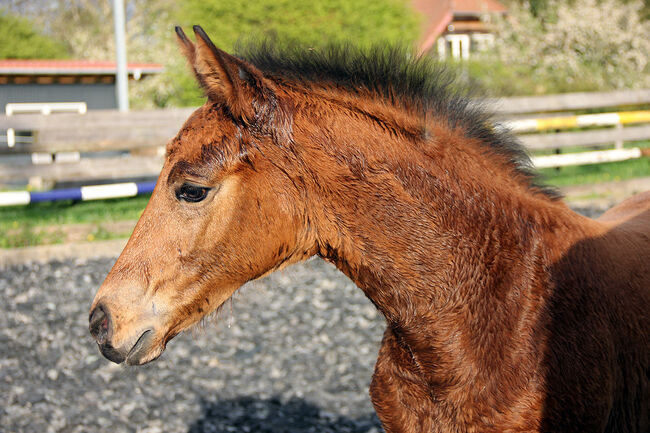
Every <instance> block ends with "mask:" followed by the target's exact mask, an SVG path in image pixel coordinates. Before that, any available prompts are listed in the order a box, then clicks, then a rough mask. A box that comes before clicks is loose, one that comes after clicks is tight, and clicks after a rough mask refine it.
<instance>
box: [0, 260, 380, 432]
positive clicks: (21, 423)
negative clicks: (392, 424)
mask: <svg viewBox="0 0 650 433" xmlns="http://www.w3.org/2000/svg"><path fill="white" fill-rule="evenodd" d="M112 262H113V260H98V261H97V260H96V261H88V262H75V261H65V262H51V263H49V264H47V265H31V266H18V267H13V268H10V269H8V270H5V271H3V272H2V276H1V277H0V293H2V294H3V303H2V306H1V309H2V310H1V313H0V402H2V403H0V405H2V408H1V409H0V431H4V432H90V431H92V432H111V433H115V432H130V431H142V432H187V431H190V432H247V431H251V432H330V431H332V432H333V431H337V432H372V431H379V425H380V424H379V422H378V421H377V419H376V417H375V415H374V413H373V410H372V406H371V404H370V400H369V397H368V385H369V382H370V377H371V374H372V368H373V366H374V361H375V359H376V356H377V350H378V344H379V341H380V338H381V334H382V330H383V319H382V318H381V317H380V316H379V315H378V314H377V312H376V311H375V309H374V307H373V306H372V304H371V303H370V302H369V301H368V300H367V299H366V298H365V297H364V295H363V293H362V292H361V291H360V290H359V289H357V288H356V287H355V286H354V284H353V283H352V282H351V281H349V280H348V279H347V278H346V277H345V276H343V275H342V274H341V273H339V272H338V271H337V270H336V269H335V268H334V267H333V266H331V265H329V264H327V263H325V262H323V261H321V260H311V261H309V262H307V263H304V264H301V265H296V266H294V267H293V268H290V269H288V270H286V271H283V272H281V273H279V274H276V275H272V276H271V277H269V278H266V279H264V280H262V281H260V282H255V283H252V284H249V285H247V286H245V287H243V288H242V289H241V290H240V291H239V292H238V293H237V294H236V295H235V298H234V301H233V314H232V318H231V317H230V307H229V306H228V305H226V307H225V308H223V309H222V312H221V313H220V317H218V318H217V320H216V323H214V322H215V321H210V323H206V324H205V325H204V326H203V327H202V328H201V329H197V330H194V331H190V332H187V333H185V334H182V335H180V336H178V337H176V338H175V339H174V340H172V341H171V342H170V343H169V345H168V347H167V350H166V351H165V353H164V354H163V356H162V357H161V358H160V359H159V360H157V361H156V362H154V363H152V364H149V365H146V366H143V367H123V366H118V365H116V364H113V363H111V362H110V361H107V360H105V359H104V358H102V357H101V355H100V354H99V352H98V350H97V347H96V345H95V344H94V343H93V341H92V340H91V338H90V336H89V335H88V331H87V329H88V319H87V318H88V307H89V305H90V302H91V301H92V298H93V296H94V293H95V291H96V289H97V288H98V287H99V285H100V284H101V282H102V280H103V279H104V277H105V276H106V274H107V273H108V270H109V269H110V267H111V265H112ZM229 324H230V327H229V326H228V325H229Z"/></svg>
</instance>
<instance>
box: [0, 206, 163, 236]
mask: <svg viewBox="0 0 650 433" xmlns="http://www.w3.org/2000/svg"><path fill="white" fill-rule="evenodd" d="M149 198H150V195H142V196H138V197H131V198H122V199H111V200H98V201H88V202H73V201H60V202H52V203H33V204H30V205H27V206H11V207H0V248H17V247H26V246H33V245H43V244H56V243H61V242H63V241H64V240H65V234H64V233H63V230H45V228H46V227H52V226H64V225H66V224H88V223H89V224H97V225H98V227H97V229H95V230H94V231H93V232H92V233H90V234H89V235H88V237H87V240H88V241H93V240H107V239H117V238H123V237H128V236H129V233H122V232H119V233H117V232H115V233H114V232H111V231H109V230H107V229H106V228H104V227H103V226H102V223H104V224H105V223H108V222H115V221H132V220H137V219H138V218H140V215H141V214H142V211H143V210H144V208H145V207H146V205H147V203H148V201H149Z"/></svg>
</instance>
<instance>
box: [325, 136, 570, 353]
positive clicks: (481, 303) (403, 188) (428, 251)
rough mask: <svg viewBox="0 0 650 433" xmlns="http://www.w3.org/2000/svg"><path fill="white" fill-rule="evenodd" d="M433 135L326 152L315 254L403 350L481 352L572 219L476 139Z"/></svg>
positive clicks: (525, 305)
mask: <svg viewBox="0 0 650 433" xmlns="http://www.w3.org/2000/svg"><path fill="white" fill-rule="evenodd" d="M371 135H372V134H371ZM433 135H434V137H436V138H435V142H431V143H421V144H419V145H417V144H416V145H411V146H410V147H408V148H404V143H403V142H402V143H400V142H399V139H397V138H391V137H372V136H371V137H367V138H366V139H367V142H371V143H377V142H382V141H381V140H383V142H384V143H385V146H384V147H382V148H381V149H379V150H375V152H374V153H371V152H369V151H368V148H367V147H366V145H365V144H364V143H359V144H357V143H354V145H353V146H348V147H346V148H339V149H337V151H338V152H339V153H338V154H337V159H338V160H339V161H340V162H341V165H340V166H338V167H337V168H336V169H335V170H333V173H332V174H330V175H329V176H330V178H326V177H324V176H325V175H321V179H320V182H321V186H320V189H321V191H320V192H319V194H318V195H319V197H320V198H321V200H324V202H323V203H320V204H319V206H318V207H319V208H320V209H324V210H323V214H322V215H320V218H318V217H316V219H317V220H318V219H320V220H319V221H317V226H318V229H319V236H318V251H319V255H321V256H322V257H324V258H326V259H327V260H329V261H331V262H333V263H334V264H335V265H336V266H337V267H338V268H339V269H340V270H341V271H343V272H344V273H345V274H346V275H348V276H349V277H350V278H351V279H352V280H353V281H354V282H355V283H356V284H357V285H358V286H359V287H360V288H361V289H362V290H363V291H364V292H365V294H366V295H367V296H368V297H369V298H370V300H371V301H372V302H373V303H374V304H375V305H376V306H377V308H378V309H379V310H380V311H381V312H382V313H383V314H384V315H385V317H386V319H387V321H388V324H389V327H391V328H392V329H393V330H394V331H395V332H396V333H398V334H399V335H400V338H401V339H402V341H403V342H405V344H406V345H407V346H408V347H409V350H411V351H412V352H414V353H416V354H417V352H418V351H421V352H423V353H425V352H426V353H431V352H438V353H445V354H450V353H459V352H462V351H465V352H467V351H468V350H472V351H473V350H476V351H480V350H481V349H482V348H481V347H480V346H481V345H486V344H487V345H489V344H492V343H493V337H494V335H500V336H504V335H505V336H507V335H510V334H512V333H515V332H516V329H517V321H518V320H519V319H520V318H521V317H522V315H525V314H527V312H526V311H525V310H526V309H529V310H530V311H534V308H533V304H534V303H539V302H543V298H544V296H545V295H544V292H543V291H544V288H545V287H546V286H547V282H546V281H544V279H545V278H547V277H546V273H545V272H543V269H544V267H545V266H547V265H548V264H549V263H550V262H552V261H553V260H554V259H555V257H552V256H551V253H550V251H555V252H558V251H561V250H562V249H564V248H568V245H569V244H570V243H571V238H572V237H573V236H575V233H578V232H580V230H581V229H580V224H581V222H580V221H579V217H577V216H576V217H574V216H573V215H575V214H573V213H572V212H571V211H570V210H569V209H567V208H566V206H565V205H564V204H562V203H559V202H555V201H553V200H551V199H550V198H548V197H546V196H545V195H543V194H542V193H536V192H534V191H532V190H530V188H529V187H528V185H526V184H525V182H524V181H522V180H519V179H517V177H516V172H514V169H513V170H510V171H509V170H508V169H506V168H504V163H503V162H502V161H500V160H499V159H498V158H496V157H495V158H493V159H490V157H489V156H486V155H485V153H486V152H485V151H482V150H481V149H480V148H477V147H476V143H471V142H469V141H468V140H467V139H463V138H462V137H459V136H456V135H454V134H453V133H452V132H448V131H444V130H442V129H441V130H437V131H434V134H433ZM400 146H401V149H402V151H401V152H400V151H395V149H400ZM351 148H352V149H353V150H350V149H351ZM378 155H379V156H378ZM323 184H325V185H327V186H326V187H323ZM576 218H577V219H576ZM569 233H574V234H572V235H569ZM549 244H553V245H552V247H550V246H549ZM562 245H564V246H562ZM522 298H526V299H527V301H526V302H521V300H522ZM491 336H492V337H491ZM461 346H462V347H461ZM504 350H506V349H505V348H504ZM482 353H488V352H487V351H483V352H482ZM491 353H495V350H492V351H491ZM450 362H451V361H450ZM447 364H449V363H447Z"/></svg>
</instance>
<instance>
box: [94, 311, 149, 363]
mask: <svg viewBox="0 0 650 433" xmlns="http://www.w3.org/2000/svg"><path fill="white" fill-rule="evenodd" d="M88 321H89V326H88V327H89V330H90V335H92V336H93V338H94V339H95V341H96V342H97V346H98V347H99V350H100V351H101V352H102V355H104V356H105V357H106V358H107V359H109V360H110V361H113V362H115V363H117V364H121V363H122V362H124V361H126V363H127V364H131V365H137V364H140V360H141V359H142V358H143V357H144V356H145V355H146V353H147V352H148V350H149V349H150V347H149V346H150V345H151V343H152V339H153V334H154V333H153V331H152V329H147V330H145V331H144V332H142V333H141V334H140V336H139V337H138V339H137V340H136V341H135V343H134V344H133V345H131V346H129V347H121V348H117V347H113V345H112V344H111V338H112V336H113V322H112V320H111V317H110V314H108V313H107V310H106V308H105V307H103V306H102V305H98V306H97V307H95V309H94V310H93V311H92V312H91V313H90V317H89V319H88Z"/></svg>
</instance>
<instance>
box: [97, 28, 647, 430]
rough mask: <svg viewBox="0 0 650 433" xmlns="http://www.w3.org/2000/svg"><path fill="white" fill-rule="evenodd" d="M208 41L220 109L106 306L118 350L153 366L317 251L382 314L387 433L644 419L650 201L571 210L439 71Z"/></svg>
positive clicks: (205, 49) (102, 307) (173, 169)
mask: <svg viewBox="0 0 650 433" xmlns="http://www.w3.org/2000/svg"><path fill="white" fill-rule="evenodd" d="M195 31H196V32H197V43H196V46H195V45H194V44H192V43H191V42H190V41H189V40H188V39H187V38H186V37H185V35H184V34H183V33H182V32H179V38H180V41H181V46H182V48H183V49H184V51H185V54H186V56H187V57H188V59H189V61H190V64H191V65H192V67H193V69H194V72H195V74H196V75H197V78H198V79H199V82H200V83H201V85H202V86H203V88H204V90H205V91H206V94H207V96H208V102H207V103H206V105H205V106H203V107H202V108H200V109H198V110H197V111H196V112H195V113H194V114H193V115H192V117H190V119H188V121H187V123H186V124H185V126H184V127H183V128H182V129H181V131H180V132H179V134H178V136H177V137H176V138H175V139H174V140H173V141H172V142H171V143H170V144H169V146H168V151H167V159H166V162H165V166H164V167H163V170H162V172H161V175H160V178H159V181H158V184H157V186H156V190H155V192H154V194H153V196H152V199H151V201H150V203H149V205H148V206H147V209H146V210H145V212H144V214H143V216H142V218H141V220H140V222H139V223H138V225H137V226H136V229H135V231H134V234H133V236H132V238H131V239H130V241H129V243H128V245H127V247H126V248H125V250H124V252H123V253H122V255H121V256H120V258H119V259H118V261H117V263H116V264H115V266H114V268H113V269H112V270H111V273H110V274H109V276H108V277H107V279H106V281H105V283H104V284H103V286H102V288H101V289H100V291H99V293H98V294H97V297H96V299H95V302H94V303H93V307H92V308H91V317H90V321H91V333H92V334H93V335H94V336H95V338H96V339H97V341H98V343H99V345H100V348H101V350H102V352H103V353H104V354H105V355H106V356H107V357H108V358H109V359H111V360H114V361H116V362H122V361H126V362H127V363H130V364H142V363H145V362H149V361H151V360H153V359H155V358H156V357H158V356H159V355H160V353H162V351H163V350H164V347H165V344H166V343H167V341H169V339H171V338H172V337H173V336H174V335H176V334H178V333H179V332H181V331H182V330H183V329H185V328H187V327H189V326H191V325H192V324H193V323H196V322H197V321H198V320H200V318H201V317H203V316H204V315H205V314H207V313H210V312H212V311H214V310H215V309H217V308H218V307H219V306H220V305H221V304H222V303H223V302H224V301H225V300H226V299H227V298H228V297H229V296H230V295H231V294H232V293H233V292H234V291H235V290H236V289H237V288H238V287H239V286H240V285H241V284H243V283H245V282H246V281H249V280H251V279H255V278H258V277H260V276H262V275H265V274H267V273H269V272H271V271H273V270H275V269H278V268H279V267H282V266H285V265H287V264H290V263H295V262H297V261H300V260H303V259H305V258H307V257H310V256H313V255H319V256H321V257H323V258H325V259H326V260H329V261H331V262H332V263H334V264H335V265H336V266H337V267H338V268H339V269H340V270H341V271H343V272H344V273H345V274H346V275H348V276H349V277H350V278H351V279H352V280H353V281H354V282H355V283H356V284H357V285H358V286H359V287H360V288H361V289H362V290H363V291H364V292H365V293H366V295H367V296H368V297H369V298H370V300H371V301H372V302H373V303H374V304H375V305H376V306H377V308H378V309H379V310H380V311H381V312H382V313H383V314H384V316H385V317H386V320H387V329H386V332H385V335H384V339H383V342H382V345H381V348H380V351H379V358H378V361H377V365H376V369H375V374H374V376H373V380H372V385H371V397H372V401H373V404H374V406H375V408H376V410H377V413H378V415H379V417H380V419H381V421H382V423H383V425H384V427H385V429H386V430H387V431H388V432H470V431H475V432H509V431H535V432H536V431H547V432H552V431H580V432H605V431H607V432H638V433H647V432H648V431H649V430H650V419H649V416H650V415H649V413H648V412H649V410H648V408H649V407H650V383H649V381H650V378H649V368H650V315H649V314H648V311H650V287H649V286H650V194H649V193H645V194H642V195H639V196H637V197H635V198H632V199H629V200H628V201H626V202H624V203H623V204H621V205H619V206H618V207H616V208H614V209H612V210H610V211H609V212H607V213H606V214H604V215H603V216H602V217H601V219H600V220H597V221H594V220H590V219H588V218H584V217H582V216H579V215H577V214H576V213H574V212H572V211H571V210H570V209H568V208H567V207H566V205H564V204H563V203H562V202H561V201H559V199H558V198H557V197H554V196H553V194H551V193H549V192H547V191H544V190H542V189H540V188H538V187H535V186H534V185H533V184H532V182H531V175H530V173H528V172H527V171H526V169H525V168H522V167H521V165H522V164H525V162H526V160H525V157H524V156H523V154H522V152H521V149H520V148H519V147H518V145H517V143H516V141H514V140H513V139H511V138H509V137H507V136H505V135H502V134H500V133H498V132H495V131H493V130H492V129H490V127H489V126H487V124H486V123H485V118H484V117H482V115H481V112H480V111H476V109H475V108H472V107H471V106H469V105H468V103H467V101H466V100H465V99H462V98H456V97H454V96H453V94H450V92H449V91H448V90H446V89H445V87H444V86H440V85H438V86H437V87H436V85H434V84H432V82H431V78H430V77H427V76H426V74H427V73H429V72H431V71H429V70H427V69H426V66H427V64H426V62H424V63H423V62H420V63H418V62H414V63H399V62H398V63H397V64H393V63H391V62H392V61H395V59H394V58H392V57H390V56H384V57H382V56H381V55H380V56H379V57H376V58H374V60H375V61H376V62H377V64H376V65H372V64H371V65H370V66H368V63H369V62H372V60H373V58H368V57H363V56H362V55H360V54H359V53H356V54H355V53H354V52H352V53H350V52H338V53H337V52H335V53H334V54H332V55H331V56H330V57H319V56H320V55H318V54H312V53H310V52H308V53H307V54H303V58H302V60H301V59H300V58H292V59H290V60H286V61H285V60H282V59H281V58H280V57H281V56H275V57H274V56H273V55H272V53H271V54H269V53H268V52H265V51H264V50H261V51H259V52H257V53H253V54H251V55H250V56H249V57H250V63H249V62H246V61H243V60H240V59H239V58H235V57H232V56H230V55H228V54H226V53H224V52H222V51H220V50H218V49H217V48H215V47H214V46H213V45H212V43H211V42H210V41H209V39H208V38H207V36H206V35H205V34H204V33H203V32H202V30H200V28H199V29H195ZM294 54H295V53H294ZM355 56H356V57H355ZM328 62H329V63H328ZM409 65H410V66H409ZM355 71H356V72H355ZM359 71H360V72H359ZM346 74H347V75H346ZM355 74H356V75H355ZM391 74H392V75H391ZM400 74H401V75H400ZM418 92H420V93H421V95H419V96H418Z"/></svg>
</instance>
